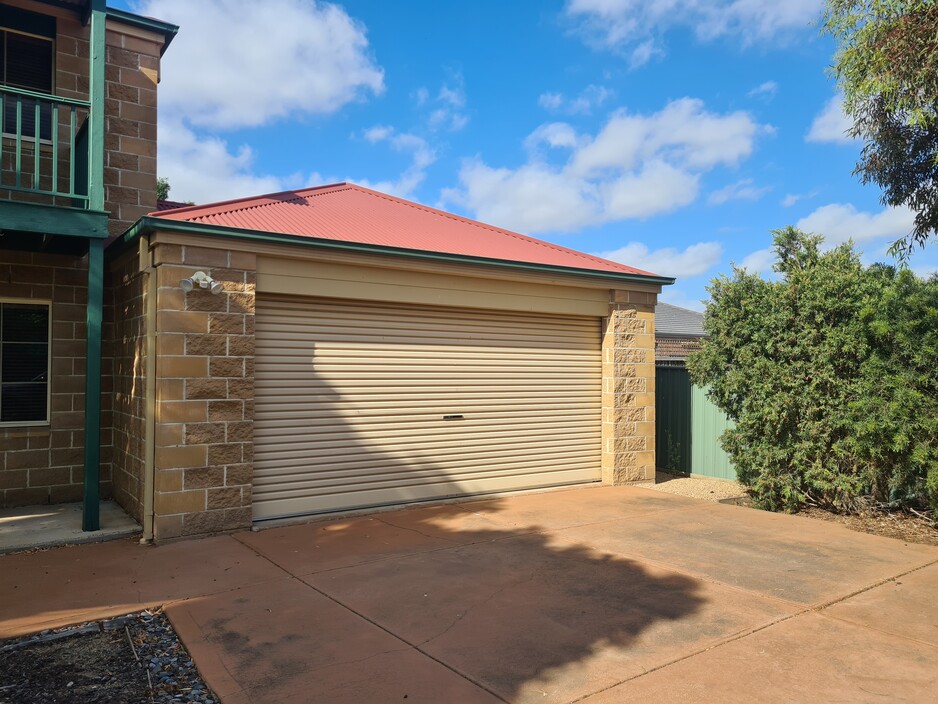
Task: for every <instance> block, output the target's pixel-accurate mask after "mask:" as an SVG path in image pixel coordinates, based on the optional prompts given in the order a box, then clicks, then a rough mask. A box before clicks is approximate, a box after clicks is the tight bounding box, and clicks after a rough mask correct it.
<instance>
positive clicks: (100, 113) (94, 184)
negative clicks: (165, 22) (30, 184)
mask: <svg viewBox="0 0 938 704" xmlns="http://www.w3.org/2000/svg"><path fill="white" fill-rule="evenodd" d="M105 12H106V7H105V0H91V12H90V20H91V29H90V31H91V38H90V42H91V52H90V53H91V59H90V66H89V70H90V76H89V78H90V80H89V102H90V103H91V109H90V110H89V114H88V120H89V139H88V152H89V153H88V208H89V209H90V210H97V211H102V210H104V91H105V73H104V65H105V58H106V52H107V46H106V43H105V22H106V21H107V17H106V15H105ZM103 308H104V240H103V239H98V238H89V239H88V304H87V307H86V308H85V314H86V321H87V326H86V331H87V343H86V350H87V366H86V369H85V486H84V504H83V506H82V519H81V528H82V530H84V531H94V530H98V529H99V528H100V527H101V506H100V499H101V488H100V481H101V321H102V318H103Z"/></svg>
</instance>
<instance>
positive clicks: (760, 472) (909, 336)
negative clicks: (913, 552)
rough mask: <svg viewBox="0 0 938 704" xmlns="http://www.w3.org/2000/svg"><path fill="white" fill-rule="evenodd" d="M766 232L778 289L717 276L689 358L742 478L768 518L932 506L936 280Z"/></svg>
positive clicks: (737, 274) (770, 283)
mask: <svg viewBox="0 0 938 704" xmlns="http://www.w3.org/2000/svg"><path fill="white" fill-rule="evenodd" d="M774 236H775V237H774V241H775V251H776V254H777V257H778V260H777V263H776V264H775V267H774V269H775V271H776V272H777V273H778V274H779V277H778V280H765V279H763V278H761V277H760V276H758V275H756V274H751V273H749V272H747V271H745V270H742V269H738V268H734V271H733V275H732V277H727V276H720V277H718V278H717V279H714V281H713V282H712V283H711V285H710V287H709V288H708V291H709V293H710V296H711V303H710V305H709V306H708V307H707V311H706V314H705V318H704V327H705V328H706V330H707V332H708V334H709V338H708V340H707V343H706V344H705V345H704V346H703V348H702V349H701V351H700V352H698V353H696V354H695V355H693V356H692V357H691V359H690V360H688V367H689V369H690V373H691V377H692V379H693V380H694V382H695V383H696V384H698V385H701V386H706V387H709V389H710V391H709V393H710V396H711V398H712V399H713V401H714V403H716V405H717V406H718V407H719V408H721V409H722V410H723V411H724V412H725V413H726V414H727V415H728V416H729V417H730V418H731V419H732V420H733V421H734V422H735V424H736V425H735V427H734V428H732V429H730V430H727V431H726V432H725V433H724V435H723V437H722V443H723V447H724V449H725V450H726V451H727V453H728V454H729V455H730V457H731V458H732V460H733V463H734V464H735V465H736V467H737V471H738V474H739V478H740V481H742V482H744V483H745V484H747V485H748V486H749V487H750V488H751V490H752V492H753V496H754V499H755V501H756V503H757V504H758V505H760V506H762V507H764V508H768V509H771V510H779V509H783V510H796V509H797V508H798V507H799V506H800V505H802V504H803V503H804V502H805V501H810V502H813V503H817V504H820V505H826V506H829V507H834V508H837V509H841V510H855V509H857V508H859V507H860V505H861V504H862V503H863V502H864V501H866V500H869V499H873V500H876V501H879V502H889V503H893V504H899V505H914V504H923V503H931V504H932V505H935V504H938V371H936V370H938V279H936V278H932V279H931V280H930V281H924V280H922V279H920V278H918V277H916V276H914V275H913V274H912V273H911V272H909V271H896V270H895V269H893V268H891V267H887V266H883V265H874V266H870V267H866V266H864V265H863V264H861V262H860V259H859V257H858V255H857V254H856V253H855V252H854V250H853V247H852V245H850V244H845V245H841V246H839V247H836V248H835V249H832V250H830V251H827V252H822V251H821V249H820V243H821V238H820V237H817V236H813V235H806V234H804V233H802V232H799V231H798V230H796V229H794V228H787V229H784V230H779V231H776V232H775V233H774Z"/></svg>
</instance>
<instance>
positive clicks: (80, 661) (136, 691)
mask: <svg viewBox="0 0 938 704" xmlns="http://www.w3.org/2000/svg"><path fill="white" fill-rule="evenodd" d="M57 702H76V703H78V702H82V703H83V702H101V703H102V704H103V703H104V702H108V703H113V704H121V703H123V702H127V703H130V702H134V703H135V704H136V703H138V702H139V703H144V704H145V703H146V702H154V703H156V704H161V703H166V702H200V703H203V704H216V703H217V702H218V698H217V697H216V696H215V694H214V693H213V692H212V691H211V690H210V689H209V688H208V687H207V686H206V685H205V683H204V682H203V681H202V679H201V677H200V675H199V672H198V670H197V669H196V668H195V665H194V664H193V662H192V659H191V658H190V657H189V654H188V653H187V652H186V649H185V648H184V647H183V645H182V643H181V642H180V641H179V638H178V637H177V636H176V633H175V631H174V630H173V628H172V626H171V625H170V623H169V620H168V619H167V618H166V616H164V615H163V614H162V613H161V612H155V613H153V612H150V611H142V612H140V613H137V614H130V615H128V616H122V617H120V618H114V619H108V620H107V621H98V622H94V623H87V624H82V625H80V626H71V627H69V628H60V629H57V630H54V631H43V632H42V633H38V634H36V635H32V636H28V637H25V638H19V639H14V640H9V641H5V642H2V643H0V704H52V703H57Z"/></svg>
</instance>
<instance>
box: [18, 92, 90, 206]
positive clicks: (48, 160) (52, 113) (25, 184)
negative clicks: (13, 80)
mask: <svg viewBox="0 0 938 704" xmlns="http://www.w3.org/2000/svg"><path fill="white" fill-rule="evenodd" d="M90 114H91V103H90V102H88V101H84V100H73V99H70V98H60V97H57V96H54V95H45V94H42V93H34V92H31V91H27V90H19V89H16V88H10V87H7V86H0V120H2V139H0V201H17V202H25V203H35V204H40V205H52V206H60V207H68V208H79V209H87V208H88V207H89V197H88V193H89V190H88V185H89V139H88V134H89V117H90Z"/></svg>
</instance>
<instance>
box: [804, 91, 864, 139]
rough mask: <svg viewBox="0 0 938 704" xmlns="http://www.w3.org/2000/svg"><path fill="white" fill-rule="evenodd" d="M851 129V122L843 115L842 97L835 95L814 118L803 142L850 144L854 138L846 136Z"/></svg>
mask: <svg viewBox="0 0 938 704" xmlns="http://www.w3.org/2000/svg"><path fill="white" fill-rule="evenodd" d="M851 127H853V120H851V119H850V118H849V117H848V116H847V115H846V113H844V108H843V96H841V95H835V96H834V97H833V98H831V99H830V100H828V101H827V103H825V105H824V108H823V109H822V110H821V112H820V113H818V115H817V117H815V118H814V122H812V123H811V129H810V130H808V134H807V136H806V137H805V141H808V142H833V143H835V144H851V143H853V142H854V141H855V138H854V137H851V136H850V135H849V134H847V132H848V130H849V129H850V128H851Z"/></svg>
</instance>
